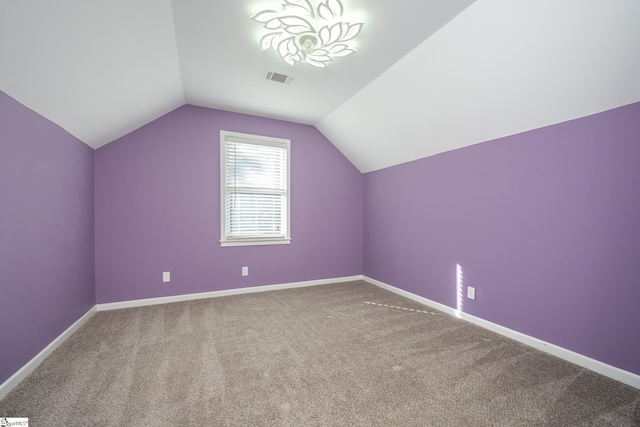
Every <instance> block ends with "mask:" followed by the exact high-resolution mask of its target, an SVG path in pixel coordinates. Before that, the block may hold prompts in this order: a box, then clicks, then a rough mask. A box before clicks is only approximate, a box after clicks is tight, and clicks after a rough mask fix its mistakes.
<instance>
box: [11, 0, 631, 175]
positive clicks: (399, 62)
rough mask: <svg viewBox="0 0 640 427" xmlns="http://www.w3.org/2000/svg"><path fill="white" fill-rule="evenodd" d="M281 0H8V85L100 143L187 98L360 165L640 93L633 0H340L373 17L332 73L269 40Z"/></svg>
mask: <svg viewBox="0 0 640 427" xmlns="http://www.w3.org/2000/svg"><path fill="white" fill-rule="evenodd" d="M295 1H301V0H295ZM282 3H283V0H236V1H215V0H174V1H173V2H172V1H170V0H96V1H86V0H56V1H46V0H38V1H36V0H20V1H18V0H3V1H1V2H0V90H2V91H3V92H5V93H7V94H8V95H10V96H12V97H13V98H15V99H16V100H18V101H19V102H21V103H23V104H24V105H26V106H27V107H29V108H31V109H33V110H34V111H36V112H38V113H39V114H41V115H43V116H45V117H47V118H49V119H50V120H52V121H53V122H55V123H57V124H58V125H60V126H61V127H63V128H64V129H66V130H67V131H68V132H70V133H71V134H73V135H75V136H76V137H78V138H79V139H80V140H82V141H83V142H85V143H86V144H88V145H89V146H91V147H93V148H98V147H100V146H102V145H104V144H106V143H108V142H110V141H112V140H114V139H116V138H118V137H120V136H122V135H124V134H126V133H128V132H130V131H132V130H134V129H136V128H138V127H140V126H142V125H144V124H146V123H148V122H150V121H152V120H154V119H156V118H157V117H160V116H161V115H163V114H166V113H167V112H169V111H171V110H173V109H175V108H177V107H179V106H181V105H183V104H185V103H188V104H194V105H200V106H206V107H212V108H220V109H225V110H229V111H237V112H243V113H249V114H255V115H260V116H264V117H271V118H277V119H284V120H289V121H293V122H299V123H306V124H311V125H315V126H316V127H317V128H318V129H319V130H320V131H321V132H323V133H324V134H325V135H326V136H327V137H328V138H329V139H330V140H331V141H332V142H333V143H334V144H335V145H336V146H337V147H338V148H339V149H340V150H341V151H342V152H343V153H344V154H345V155H346V156H347V157H348V158H349V159H350V160H351V161H352V162H353V163H354V164H355V165H356V166H357V167H358V168H359V169H360V170H361V171H363V172H367V171H372V170H377V169H380V168H384V167H388V166H391V165H394V164H398V163H403V162H406V161H410V160H414V159H417V158H421V157H425V156H429V155H433V154H437V153H440V152H443V151H447V150H451V149H455V148H459V147H463V146H466V145H470V144H475V143H478V142H482V141H486V140H489V139H493V138H497V137H500V136H506V135H510V134H514V133H518V132H522V131H525V130H529V129H533V128H537V127H541V126H545V125H549V124H553V123H558V122H561V121H566V120H570V119H573V118H577V117H581V116H585V115H589V114H593V113H597V112H599V111H603V110H606V109H610V108H614V107H617V106H621V105H626V104H629V103H632V102H636V101H640V78H638V76H640V25H637V17H638V16H640V2H638V1H637V0H607V1H604V0H562V1H557V0H518V1H512V0H477V1H475V2H474V1H473V0H421V1H418V0H396V1H393V2H390V1H385V0H351V1H349V0H344V3H345V9H347V10H350V11H353V12H355V13H356V14H357V16H359V17H361V19H362V20H363V21H364V22H365V26H364V29H363V32H362V34H361V36H360V37H359V39H358V46H357V50H358V53H356V54H355V55H352V56H349V57H346V58H342V59H340V60H338V61H335V62H333V63H331V64H330V65H329V67H328V68H327V69H315V68H313V67H310V66H308V65H306V64H296V65H295V66H293V67H291V66H289V65H287V64H285V63H284V62H282V61H281V60H280V59H279V58H278V56H277V54H276V53H275V52H272V51H261V50H260V48H259V46H258V39H259V31H260V26H259V24H257V23H255V22H253V21H251V20H250V19H249V16H251V15H252V14H253V13H254V12H256V11H257V10H260V9H264V8H272V9H273V8H278V7H279V6H280V5H281V4H282ZM267 71H275V72H278V73H282V74H287V75H290V76H292V77H293V82H292V83H291V84H290V85H281V84H278V83H274V82H271V81H267V80H265V79H264V74H265V73H266V72H267Z"/></svg>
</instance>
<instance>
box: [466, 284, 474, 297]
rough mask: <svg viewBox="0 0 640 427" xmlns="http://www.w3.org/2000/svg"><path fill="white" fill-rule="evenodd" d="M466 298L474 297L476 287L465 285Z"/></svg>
mask: <svg viewBox="0 0 640 427" xmlns="http://www.w3.org/2000/svg"><path fill="white" fill-rule="evenodd" d="M467 298H469V299H476V288H474V287H472V286H467Z"/></svg>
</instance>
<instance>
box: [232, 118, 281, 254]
mask: <svg viewBox="0 0 640 427" xmlns="http://www.w3.org/2000/svg"><path fill="white" fill-rule="evenodd" d="M289 148H290V141H289V140H288V139H279V138H270V137H265V136H257V135H247V134H242V133H236V132H227V131H221V132H220V189H221V191H220V208H221V221H220V222H221V224H220V229H221V231H220V236H221V237H220V244H221V246H241V245H276V244H287V243H290V241H291V238H290V235H289Z"/></svg>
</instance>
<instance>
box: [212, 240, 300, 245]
mask: <svg viewBox="0 0 640 427" xmlns="http://www.w3.org/2000/svg"><path fill="white" fill-rule="evenodd" d="M290 244H291V239H277V240H276V239H265V240H220V246H223V247H225V246H261V245H290Z"/></svg>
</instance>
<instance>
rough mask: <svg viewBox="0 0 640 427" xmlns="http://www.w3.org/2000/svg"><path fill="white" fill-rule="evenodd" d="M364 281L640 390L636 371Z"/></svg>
mask: <svg viewBox="0 0 640 427" xmlns="http://www.w3.org/2000/svg"><path fill="white" fill-rule="evenodd" d="M363 280H365V281H367V282H369V283H371V284H372V285H376V286H378V287H380V288H383V289H386V290H388V291H390V292H393V293H395V294H398V295H400V296H403V297H405V298H408V299H411V300H413V301H416V302H419V303H421V304H424V305H426V306H428V307H431V308H434V309H436V310H440V311H442V312H444V313H446V314H450V315H452V316H456V317H459V318H461V319H463V320H466V321H468V322H470V323H473V324H475V325H478V326H480V327H483V328H485V329H488V330H490V331H492V332H495V333H498V334H500V335H503V336H505V337H507V338H511V339H513V340H516V341H518V342H521V343H523V344H526V345H528V346H530V347H533V348H536V349H538V350H541V351H544V352H545V353H548V354H551V355H553V356H556V357H559V358H561V359H564V360H566V361H568V362H571V363H573V364H576V365H578V366H582V367H583V368H586V369H589V370H591V371H594V372H597V373H599V374H601V375H604V376H606V377H609V378H612V379H614V380H616V381H620V382H621V383H625V384H627V385H630V386H631V387H635V388H637V389H640V375H637V374H634V373H633V372H629V371H625V370H623V369H620V368H616V367H615V366H611V365H607V364H606V363H603V362H600V361H598V360H595V359H592V358H590V357H587V356H584V355H582V354H580V353H576V352H574V351H571V350H567V349H566V348H563V347H560V346H557V345H555V344H551V343H548V342H546V341H542V340H540V339H538V338H534V337H532V336H529V335H525V334H523V333H520V332H518V331H514V330H513V329H509V328H506V327H504V326H501V325H498V324H497V323H492V322H489V321H488V320H484V319H481V318H479V317H476V316H472V315H470V314H466V313H464V312H458V311H457V310H455V309H453V308H451V307H449V306H447V305H444V304H441V303H439V302H435V301H432V300H430V299H427V298H424V297H421V296H419V295H416V294H413V293H411V292H407V291H404V290H402V289H398V288H396V287H395V286H391V285H388V284H386V283H383V282H380V281H379V280H376V279H372V278H370V277H367V276H363Z"/></svg>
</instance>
